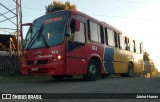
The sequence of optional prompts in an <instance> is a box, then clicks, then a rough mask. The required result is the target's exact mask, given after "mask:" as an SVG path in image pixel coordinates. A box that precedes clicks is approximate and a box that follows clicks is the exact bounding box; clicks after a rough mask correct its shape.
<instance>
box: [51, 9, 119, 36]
mask: <svg viewBox="0 0 160 102" xmlns="http://www.w3.org/2000/svg"><path fill="white" fill-rule="evenodd" d="M62 11H68V12H70V13H71V14H80V15H82V16H85V17H87V18H88V19H91V20H93V21H95V22H97V23H98V24H100V25H103V26H106V27H108V28H110V29H112V30H114V31H116V32H118V33H120V34H122V32H121V31H120V30H119V29H117V28H115V27H113V26H111V25H109V24H108V23H106V22H104V21H99V20H97V19H95V18H93V17H91V16H89V15H87V14H85V13H82V12H80V11H77V10H71V9H69V10H59V11H55V12H62ZM55 12H51V13H49V14H52V13H55Z"/></svg>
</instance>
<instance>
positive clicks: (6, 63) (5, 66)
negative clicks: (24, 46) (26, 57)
mask: <svg viewBox="0 0 160 102" xmlns="http://www.w3.org/2000/svg"><path fill="white" fill-rule="evenodd" d="M0 73H1V74H9V73H15V74H18V73H20V59H19V57H18V56H0Z"/></svg>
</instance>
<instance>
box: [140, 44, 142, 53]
mask: <svg viewBox="0 0 160 102" xmlns="http://www.w3.org/2000/svg"><path fill="white" fill-rule="evenodd" d="M142 48H143V43H140V54H141V53H142Z"/></svg>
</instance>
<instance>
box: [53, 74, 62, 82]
mask: <svg viewBox="0 0 160 102" xmlns="http://www.w3.org/2000/svg"><path fill="white" fill-rule="evenodd" d="M52 77H53V78H54V79H55V80H56V81H61V80H63V79H64V77H65V76H64V75H52Z"/></svg>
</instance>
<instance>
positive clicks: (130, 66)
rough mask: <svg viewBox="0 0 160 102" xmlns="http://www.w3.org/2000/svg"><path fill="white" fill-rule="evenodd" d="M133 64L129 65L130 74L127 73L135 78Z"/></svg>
mask: <svg viewBox="0 0 160 102" xmlns="http://www.w3.org/2000/svg"><path fill="white" fill-rule="evenodd" d="M133 73H134V72H133V64H132V63H129V64H128V73H127V76H128V77H133V76H134V75H133Z"/></svg>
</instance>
